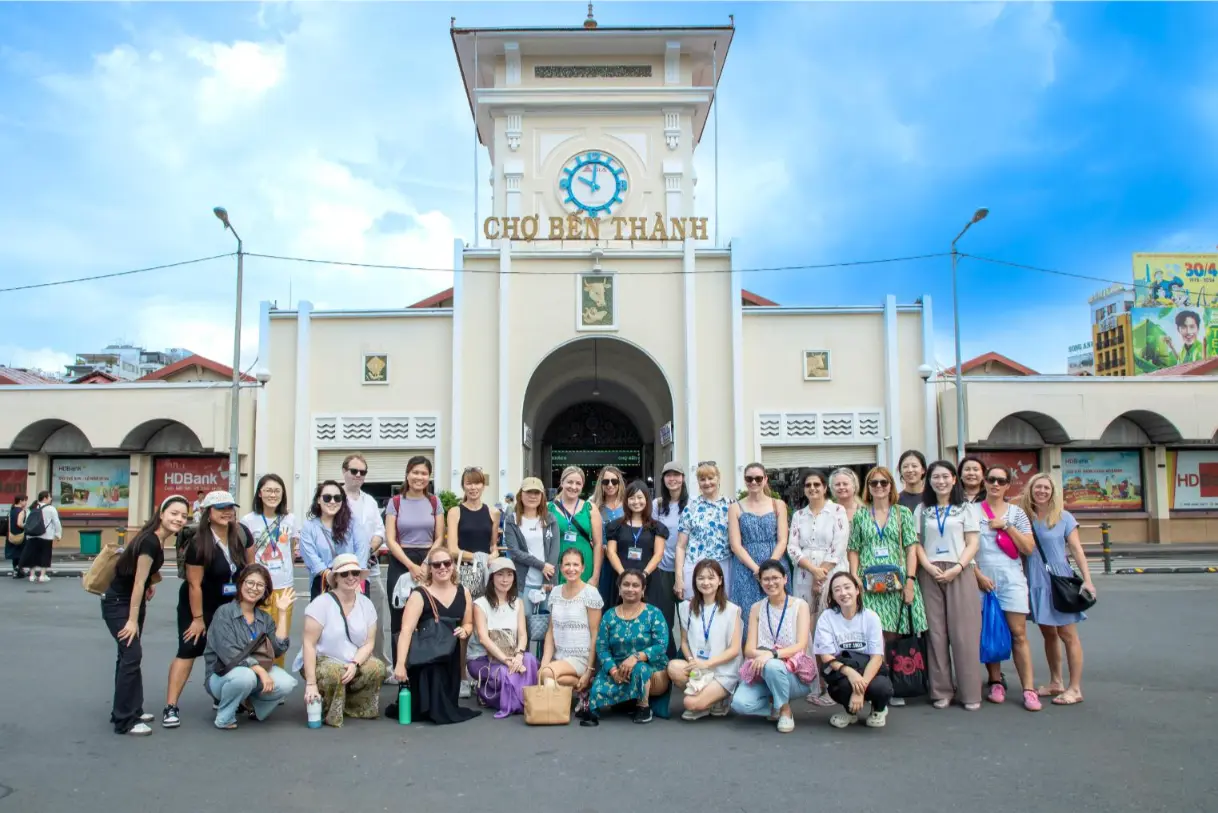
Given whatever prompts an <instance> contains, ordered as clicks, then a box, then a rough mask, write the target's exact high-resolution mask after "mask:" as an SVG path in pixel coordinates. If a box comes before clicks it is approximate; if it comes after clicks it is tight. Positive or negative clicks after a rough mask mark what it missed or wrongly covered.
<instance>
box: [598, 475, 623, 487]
mask: <svg viewBox="0 0 1218 813" xmlns="http://www.w3.org/2000/svg"><path fill="white" fill-rule="evenodd" d="M601 482H602V483H604V484H605V485H607V486H615V485H617V484H618V482H619V481H618V479H617V478H616V477H605V478H604V479H602V480H601Z"/></svg>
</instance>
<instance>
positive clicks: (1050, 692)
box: [1036, 683, 1066, 697]
mask: <svg viewBox="0 0 1218 813" xmlns="http://www.w3.org/2000/svg"><path fill="white" fill-rule="evenodd" d="M1065 691H1066V688H1065V687H1064V686H1061V687H1058V686H1054V685H1053V684H1052V683H1050V684H1048V685H1045V686H1037V687H1036V694H1037V695H1038V696H1039V697H1057V696H1058V695H1059V694H1062V693H1064V692H1065Z"/></svg>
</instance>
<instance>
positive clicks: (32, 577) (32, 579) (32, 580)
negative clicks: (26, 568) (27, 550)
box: [30, 570, 38, 584]
mask: <svg viewBox="0 0 1218 813" xmlns="http://www.w3.org/2000/svg"><path fill="white" fill-rule="evenodd" d="M36 581H38V576H37V575H36V574H35V573H34V571H32V570H31V571H30V584H33V583H34V582H36Z"/></svg>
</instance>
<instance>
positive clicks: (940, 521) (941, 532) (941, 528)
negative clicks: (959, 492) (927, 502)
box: [935, 505, 952, 537]
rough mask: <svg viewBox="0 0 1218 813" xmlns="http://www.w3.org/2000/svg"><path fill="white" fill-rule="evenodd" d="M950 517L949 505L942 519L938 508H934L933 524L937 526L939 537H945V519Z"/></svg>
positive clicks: (950, 508)
mask: <svg viewBox="0 0 1218 813" xmlns="http://www.w3.org/2000/svg"><path fill="white" fill-rule="evenodd" d="M951 515H952V507H951V506H950V505H949V506H948V507H947V510H946V511H944V512H943V515H942V518H940V515H939V506H937V505H936V506H935V524H936V525H938V526H939V536H940V537H944V536H946V535H947V518H948V517H950V516H951Z"/></svg>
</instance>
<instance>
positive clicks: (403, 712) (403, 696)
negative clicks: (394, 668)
mask: <svg viewBox="0 0 1218 813" xmlns="http://www.w3.org/2000/svg"><path fill="white" fill-rule="evenodd" d="M398 722H399V723H401V724H402V725H410V687H409V686H403V687H402V688H400V689H398Z"/></svg>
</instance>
